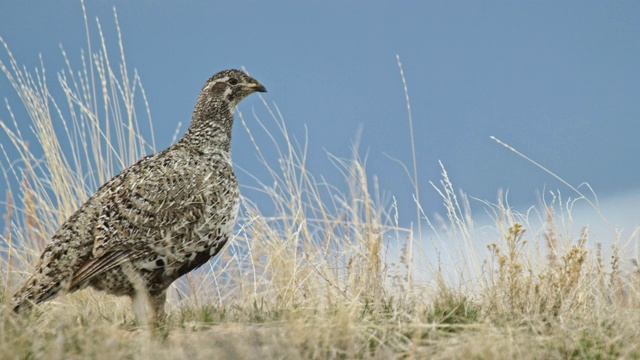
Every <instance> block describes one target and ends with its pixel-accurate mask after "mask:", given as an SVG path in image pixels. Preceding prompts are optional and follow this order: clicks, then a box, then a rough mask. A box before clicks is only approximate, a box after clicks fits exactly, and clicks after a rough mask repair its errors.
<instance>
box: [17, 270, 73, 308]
mask: <svg viewBox="0 0 640 360" xmlns="http://www.w3.org/2000/svg"><path fill="white" fill-rule="evenodd" d="M62 288H63V286H60V283H58V284H56V285H54V286H43V284H42V283H41V282H40V281H38V279H37V278H36V277H35V276H32V277H30V278H29V279H27V281H25V282H24V284H23V285H22V286H21V287H20V289H19V290H18V291H16V293H15V294H14V295H13V297H12V298H11V308H12V309H13V311H15V312H19V313H22V312H28V311H29V310H30V309H31V308H33V305H35V304H39V303H41V302H43V301H46V300H49V299H52V298H54V297H56V296H58V294H59V293H60V292H61V290H62Z"/></svg>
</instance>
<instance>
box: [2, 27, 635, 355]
mask: <svg viewBox="0 0 640 360" xmlns="http://www.w3.org/2000/svg"><path fill="white" fill-rule="evenodd" d="M85 21H86V20H85ZM88 27H89V26H88V25H87V29H88ZM99 34H100V38H101V39H103V37H102V33H101V32H99ZM118 36H119V34H118ZM0 40H1V39H0ZM3 44H4V43H3ZM88 45H89V52H88V54H86V55H83V57H82V58H81V71H79V72H74V71H73V70H72V67H71V65H70V61H67V64H69V65H68V68H67V69H66V70H64V71H62V72H60V73H58V85H59V86H61V88H62V90H63V91H64V94H65V96H64V98H62V99H61V100H60V101H56V100H55V99H54V97H53V96H51V93H50V92H49V90H48V87H47V86H48V83H47V82H46V76H45V71H44V66H43V67H42V68H40V69H38V70H36V71H35V72H33V73H30V72H28V71H26V70H25V69H24V68H22V67H20V66H19V65H18V62H17V61H16V60H15V59H14V58H13V56H12V55H11V52H10V51H9V48H8V47H7V46H6V44H5V49H6V53H7V56H8V58H9V63H8V64H4V63H1V64H0V66H1V68H2V71H3V72H4V74H5V75H6V77H7V79H8V83H9V84H10V85H12V86H13V88H14V90H15V91H16V93H17V95H18V96H19V98H20V99H21V101H22V104H23V105H24V109H25V111H26V114H27V118H25V119H22V118H21V119H20V120H17V119H16V118H15V116H14V115H13V112H12V111H11V108H9V107H8V109H9V111H8V113H9V116H10V121H5V120H0V126H1V127H2V129H3V130H4V133H5V135H6V136H7V138H8V139H9V140H10V142H9V143H3V151H5V150H6V149H7V148H11V151H10V152H5V161H4V162H3V171H4V177H5V179H6V180H7V183H8V184H10V185H11V190H10V191H9V192H8V193H7V198H6V203H5V205H6V211H5V214H4V224H5V228H4V230H3V231H2V235H1V237H0V240H1V241H2V243H1V244H0V251H1V254H0V275H1V276H0V288H1V289H2V291H1V295H0V354H3V355H2V357H3V358H97V359H99V358H109V359H111V358H157V359H163V358H180V359H182V358H194V359H195V358H203V359H209V358H259V357H264V358H291V359H296V358H385V359H387V358H396V357H401V358H426V357H429V358H442V359H448V358H467V357H471V358H509V359H511V358H523V359H527V358H539V359H553V358H563V359H564V358H595V359H606V358H638V357H640V348H639V347H640V345H638V344H640V328H639V327H640V325H638V324H640V314H639V312H638V305H640V296H639V294H640V292H639V291H638V290H639V286H638V280H639V276H640V269H639V268H638V262H637V261H635V262H632V264H633V265H634V266H633V267H631V268H628V267H627V266H625V261H626V259H625V258H624V256H623V251H622V249H621V248H620V246H619V245H615V246H614V249H613V250H612V256H611V258H610V259H604V258H603V255H602V249H601V246H600V245H596V246H595V248H591V247H589V245H588V244H589V241H588V235H589V232H588V230H587V229H585V230H584V231H583V232H582V233H580V234H578V235H577V236H576V237H575V238H572V236H571V234H568V232H569V231H568V229H567V228H566V226H565V223H564V222H563V221H560V223H558V220H559V219H560V220H562V219H564V216H566V214H565V212H564V211H563V210H561V209H563V207H562V205H563V204H562V203H561V202H559V201H558V202H555V201H554V202H552V203H551V204H543V205H541V206H540V207H539V211H538V212H539V213H540V214H541V215H540V217H541V218H542V219H543V222H544V226H543V227H542V228H536V226H535V225H531V223H529V221H528V220H529V217H530V216H531V215H530V216H524V215H522V214H518V213H515V212H514V211H513V210H512V209H511V208H510V207H509V206H508V204H506V202H505V201H504V199H503V197H502V196H500V197H499V198H500V200H499V201H498V203H497V204H490V203H487V204H486V207H487V209H489V210H490V211H491V212H492V213H493V215H494V228H495V230H494V235H495V239H497V240H496V242H495V243H491V244H489V245H488V246H487V249H483V248H482V247H481V245H480V244H479V241H478V232H477V231H476V230H475V228H474V223H473V221H472V218H471V213H470V210H469V205H468V200H467V198H466V196H464V195H456V192H455V191H454V187H453V185H452V183H451V181H450V180H449V177H448V175H447V174H446V172H445V171H444V168H443V174H442V180H441V182H440V183H439V184H437V185H436V184H433V185H434V188H436V189H437V190H438V192H439V194H440V195H441V197H442V201H443V204H444V208H445V213H446V216H445V217H443V218H442V219H439V220H438V221H436V222H432V221H431V220H430V219H429V218H427V217H426V216H425V215H424V214H423V213H422V212H421V209H420V206H419V204H418V207H417V210H418V214H419V216H420V217H421V218H422V219H419V220H421V221H424V220H426V224H427V225H428V227H429V228H430V231H427V230H425V233H422V231H416V232H415V233H414V232H412V230H411V229H406V228H402V227H401V226H399V221H398V214H397V211H396V208H395V206H394V204H393V203H392V204H390V205H388V204H384V203H381V202H380V201H379V200H377V199H378V196H377V192H376V191H375V190H372V189H371V188H372V187H373V188H374V189H375V188H376V186H375V183H374V184H373V185H372V184H371V181H370V179H369V178H368V177H367V174H366V169H365V168H364V166H363V164H362V162H360V161H359V159H358V158H357V156H354V157H353V158H351V159H340V158H333V160H334V162H335V165H336V171H340V172H341V173H342V174H344V179H345V184H344V185H345V186H343V187H342V188H345V189H347V190H346V191H340V190H339V189H338V188H339V187H335V186H332V185H331V184H326V183H324V182H323V181H322V179H320V180H318V179H315V178H314V177H313V175H312V173H311V172H310V171H309V170H308V169H307V168H306V166H305V157H306V148H305V146H302V147H297V146H295V145H294V142H293V141H292V140H291V139H290V138H289V136H288V134H287V131H286V127H285V122H284V121H283V120H282V118H281V117H280V115H279V113H278V111H277V109H275V108H273V107H272V106H270V105H269V104H267V103H266V102H265V103H264V106H265V108H266V109H267V110H268V111H269V112H270V114H271V118H272V119H271V120H270V121H272V123H271V125H269V126H272V125H275V126H276V127H277V129H278V132H277V133H270V134H269V136H271V138H272V139H273V142H272V143H271V144H266V145H265V144H260V146H258V144H257V142H256V141H254V142H253V144H254V145H255V148H256V152H257V154H258V156H260V157H262V158H263V160H264V166H265V167H266V168H267V169H268V172H269V174H271V178H269V179H267V180H263V181H259V180H257V179H256V184H257V185H256V187H255V188H254V190H256V191H260V192H262V193H264V194H266V195H268V197H269V198H270V199H271V201H272V204H273V209H274V210H273V212H272V213H270V214H264V213H262V212H261V211H260V209H259V207H258V206H257V205H256V204H254V203H252V202H251V201H250V200H249V199H246V198H245V199H243V206H242V210H241V211H242V214H241V215H242V216H241V220H240V221H239V226H238V229H237V233H236V237H235V239H234V240H233V241H232V242H231V244H229V245H228V246H227V247H226V248H225V250H224V251H223V252H222V253H221V254H220V255H219V256H218V257H217V258H216V259H215V260H214V261H212V262H211V264H210V266H207V267H205V268H204V269H202V270H201V271H199V272H197V273H195V274H192V275H190V276H187V277H185V278H183V279H181V280H180V281H178V282H177V283H176V285H175V286H174V287H173V289H172V291H171V294H172V296H171V298H170V300H169V303H170V305H169V313H170V317H169V320H168V321H167V324H166V327H165V329H164V330H163V334H162V335H163V336H161V337H160V338H158V337H157V336H152V335H151V334H150V333H149V332H148V330H147V329H145V328H138V327H136V326H134V325H133V324H132V319H131V312H130V311H129V309H128V307H129V305H130V304H129V303H128V300H125V299H121V298H114V297H110V296H105V295H102V294H99V293H96V292H92V291H90V290H85V291H82V292H79V293H77V294H73V295H71V296H67V297H63V298H59V299H56V300H55V301H52V302H50V303H47V304H43V305H42V306H40V307H39V309H38V311H37V312H36V313H34V314H32V315H31V316H30V317H28V318H25V317H21V316H16V315H15V314H13V313H12V312H11V311H10V309H8V306H7V298H8V297H9V296H10V294H11V293H12V291H13V290H14V289H15V288H16V286H17V284H18V283H19V281H20V280H21V279H24V277H25V276H26V274H27V273H28V272H29V271H30V270H31V267H32V265H33V263H34V259H36V257H37V256H38V254H39V252H40V251H41V249H42V247H43V246H44V245H45V244H46V242H47V241H48V239H49V237H50V236H51V234H52V233H53V232H54V231H55V230H56V229H57V227H58V226H59V224H60V223H61V222H62V221H64V220H65V219H66V218H67V217H68V216H69V215H70V214H71V213H72V212H73V211H74V210H75V209H76V208H77V207H78V206H79V205H80V204H81V203H82V202H83V201H84V200H86V199H87V197H88V196H89V195H90V194H91V192H92V191H94V190H95V189H96V188H97V187H98V186H99V185H100V184H101V183H103V182H104V181H106V180H107V179H109V178H110V177H111V176H113V175H114V174H115V173H116V172H117V171H118V169H121V168H123V167H125V166H127V165H129V164H131V163H133V162H134V161H135V160H136V159H138V158H139V157H140V156H141V155H143V154H144V153H146V152H149V151H152V150H153V149H154V145H153V141H152V140H151V141H147V140H145V138H144V137H143V136H142V134H143V133H146V132H147V130H145V129H148V128H149V127H150V125H151V122H150V120H149V123H148V126H146V125H145V126H142V122H141V121H140V120H141V119H144V118H148V119H150V116H149V111H148V109H147V108H146V102H145V101H144V100H145V99H144V91H143V89H142V87H141V85H140V82H139V79H138V77H137V76H136V75H135V74H134V75H131V74H129V73H128V72H127V66H126V63H125V59H124V55H123V54H124V52H123V50H122V47H121V48H120V49H119V50H120V57H119V61H118V63H117V65H115V69H117V71H115V70H114V66H113V65H112V63H111V62H110V60H109V56H108V53H107V48H106V46H105V44H104V40H103V41H102V43H101V44H100V46H99V49H98V50H97V51H95V52H92V50H91V44H88ZM65 58H66V55H65ZM140 97H142V103H143V106H141V107H140V106H138V105H136V104H137V103H138V102H139V99H140ZM407 101H408V97H407ZM63 104H64V107H63ZM139 114H144V116H141V115H139ZM256 120H257V121H258V123H259V125H260V127H259V129H258V130H257V131H265V129H267V128H269V126H268V125H267V124H263V123H262V122H260V120H259V119H256ZM239 123H242V124H243V125H244V126H245V128H246V129H247V131H249V133H250V134H251V131H250V128H249V127H248V126H247V125H246V122H245V120H244V118H243V117H242V114H240V121H239ZM54 125H55V126H54ZM61 125H62V126H61ZM55 129H58V132H56V130H55ZM59 129H64V131H62V132H60V131H59ZM149 130H150V129H149ZM25 131H28V132H25ZM151 133H152V132H151ZM251 138H252V139H253V137H251ZM265 146H272V147H273V148H274V149H275V150H276V151H277V153H278V154H279V161H278V162H277V165H275V166H274V165H272V164H270V163H269V162H268V161H267V160H266V157H263V153H262V151H261V149H263V148H265ZM8 153H11V154H18V155H17V158H16V157H13V156H12V157H8V155H6V154H8ZM412 172H413V174H412V175H411V177H412V179H413V181H414V182H415V183H417V182H419V181H420V179H419V178H418V177H417V170H416V167H415V165H414V167H413V169H412ZM534 213H535V212H534ZM532 223H533V222H532ZM527 224H530V225H527ZM416 229H417V227H416ZM427 233H428V234H427ZM612 237H615V235H612ZM618 240H619V239H616V238H614V239H612V242H615V243H616V244H617V243H618ZM630 241H634V242H635V241H637V233H636V234H634V235H633V237H632V238H631V239H630ZM434 253H435V254H437V257H436V260H432V259H433V256H430V255H429V254H434ZM107 349H108V350H107Z"/></svg>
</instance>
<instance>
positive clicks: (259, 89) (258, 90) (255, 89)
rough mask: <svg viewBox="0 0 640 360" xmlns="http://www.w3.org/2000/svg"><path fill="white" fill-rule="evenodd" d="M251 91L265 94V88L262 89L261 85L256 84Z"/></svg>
mask: <svg viewBox="0 0 640 360" xmlns="http://www.w3.org/2000/svg"><path fill="white" fill-rule="evenodd" d="M253 90H254V91H257V92H267V88H266V87H264V85H262V84H260V83H258V84H256V86H255V87H254V88H253Z"/></svg>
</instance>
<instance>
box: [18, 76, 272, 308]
mask: <svg viewBox="0 0 640 360" xmlns="http://www.w3.org/2000/svg"><path fill="white" fill-rule="evenodd" d="M256 91H259V92H266V91H267V90H266V89H265V87H264V86H262V85H261V84H260V83H259V82H258V81H256V80H255V79H253V78H251V77H249V76H248V75H247V74H245V73H244V72H242V71H240V70H225V71H221V72H219V73H217V74H215V75H213V76H212V77H211V78H210V79H209V80H208V81H207V82H206V83H205V85H204V87H203V88H202V91H201V92H200V95H199V96H198V100H197V102H196V105H195V109H194V111H193V117H192V120H191V124H190V126H189V129H188V130H187V132H186V133H185V135H184V136H183V137H182V138H181V139H180V140H179V141H178V142H176V143H175V144H174V145H172V146H171V147H169V148H167V149H166V150H164V151H161V152H158V153H155V154H153V155H149V156H147V157H144V158H142V159H141V160H140V161H138V162H137V163H135V164H134V165H132V166H130V167H128V168H126V169H124V170H123V171H122V172H121V173H120V174H118V175H116V176H115V177H114V178H113V179H111V180H109V181H108V182H107V183H106V184H104V185H103V186H102V187H100V188H99V189H98V191H97V192H96V193H95V194H94V195H93V196H92V197H91V198H90V199H89V200H88V201H87V202H86V203H84V205H82V206H81V207H80V209H78V210H77V211H76V212H75V213H74V214H73V215H71V217H70V218H69V219H68V220H67V221H66V222H64V223H63V224H62V226H61V227H60V229H58V231H57V232H56V233H55V235H53V238H52V239H51V242H50V243H49V244H48V245H47V246H46V248H45V249H44V252H43V253H42V256H41V257H40V260H39V262H38V264H37V265H36V268H35V271H34V273H33V274H32V275H31V277H29V279H27V280H26V282H25V283H24V284H23V285H22V287H21V288H20V290H19V291H18V292H17V293H16V294H15V295H14V297H13V299H12V305H13V308H14V310H16V311H20V310H21V309H28V308H31V307H32V305H33V304H35V303H39V302H42V301H45V300H49V299H52V298H54V297H55V296H57V295H60V294H64V293H68V292H73V291H76V290H79V289H82V288H85V287H87V286H90V287H93V288H95V289H98V290H103V291H106V292H107V293H110V294H114V295H128V296H130V297H131V298H132V302H133V310H134V312H135V315H136V317H137V318H138V320H142V321H144V320H146V319H141V317H142V316H145V317H149V316H150V317H151V318H152V319H153V320H154V321H158V320H160V319H161V318H162V317H163V316H164V304H165V299H166V291H167V288H168V287H169V285H170V284H171V283H172V282H173V281H175V280H176V279H178V278H179V277H180V276H182V275H184V274H186V273H188V272H190V271H191V270H193V269H195V268H197V267H199V266H201V265H203V264H204V263H206V262H207V261H208V260H209V259H210V258H211V257H213V256H215V255H216V253H218V251H220V249H221V248H222V247H223V246H224V244H225V243H226V242H227V241H228V240H229V238H230V236H231V235H232V232H233V227H234V222H235V218H236V214H237V212H238V205H239V192H238V183H237V181H236V177H235V174H234V172H233V169H232V167H231V153H230V151H231V149H230V145H231V144H230V141H231V127H232V125H233V112H234V109H235V107H236V105H237V104H238V103H239V102H240V101H241V100H242V99H244V98H245V97H246V96H248V95H249V94H251V93H253V92H256ZM148 310H151V313H149V312H148Z"/></svg>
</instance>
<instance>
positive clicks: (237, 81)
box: [202, 69, 267, 108]
mask: <svg viewBox="0 0 640 360" xmlns="http://www.w3.org/2000/svg"><path fill="white" fill-rule="evenodd" d="M202 92H203V93H204V94H207V95H208V96H210V97H213V98H219V99H221V100H226V101H228V102H229V103H230V104H231V107H232V108H233V107H235V106H236V105H238V103H239V102H240V101H242V99H244V98H245V97H247V96H248V95H250V94H252V93H254V92H267V89H266V88H265V87H264V86H263V85H262V84H260V83H259V82H258V81H257V80H256V79H254V78H252V77H251V76H249V75H247V74H245V73H244V72H243V71H241V70H235V69H230V70H223V71H220V72H219V73H217V74H215V75H213V76H212V77H211V78H209V80H207V82H206V83H205V85H204V88H203V91H202Z"/></svg>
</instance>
